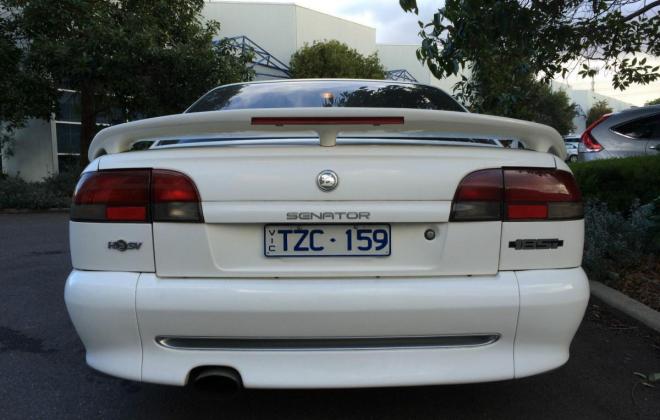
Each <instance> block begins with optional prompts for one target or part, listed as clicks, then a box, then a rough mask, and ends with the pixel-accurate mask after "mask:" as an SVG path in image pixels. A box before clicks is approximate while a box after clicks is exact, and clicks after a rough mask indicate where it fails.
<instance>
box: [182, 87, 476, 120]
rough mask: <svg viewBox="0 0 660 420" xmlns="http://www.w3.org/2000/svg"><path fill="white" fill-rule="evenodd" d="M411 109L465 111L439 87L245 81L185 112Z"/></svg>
mask: <svg viewBox="0 0 660 420" xmlns="http://www.w3.org/2000/svg"><path fill="white" fill-rule="evenodd" d="M302 107H319V108H320V107H347V108H356V107H357V108H414V109H433V110H442V111H459V112H465V109H464V108H463V107H461V106H460V105H459V104H458V102H456V101H455V100H454V99H453V98H452V97H451V96H449V95H448V94H446V93H445V92H443V91H442V90H440V89H437V88H434V87H431V86H424V85H414V84H406V83H395V82H394V83H393V82H386V81H383V82H378V81H376V82H374V81H327V80H326V81H301V82H275V83H254V84H250V83H246V84H238V85H229V86H221V87H218V88H216V89H214V90H212V91H210V92H209V93H207V94H206V95H204V96H203V97H202V98H201V99H199V100H198V101H197V102H195V103H194V104H193V105H192V106H191V107H190V108H188V110H187V111H186V112H203V111H221V110H226V109H255V108H302Z"/></svg>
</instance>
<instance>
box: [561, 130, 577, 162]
mask: <svg viewBox="0 0 660 420" xmlns="http://www.w3.org/2000/svg"><path fill="white" fill-rule="evenodd" d="M564 145H565V146H566V162H577V160H578V147H579V145H580V136H578V135H575V134H569V135H567V136H564Z"/></svg>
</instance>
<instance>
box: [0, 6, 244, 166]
mask: <svg viewBox="0 0 660 420" xmlns="http://www.w3.org/2000/svg"><path fill="white" fill-rule="evenodd" d="M203 7H204V1H203V0H181V1H168V0H58V1H51V0H0V10H2V11H4V13H3V14H2V15H0V18H1V22H2V24H1V25H2V26H0V28H1V29H2V32H1V33H0V35H2V38H0V40H1V41H0V48H1V50H0V51H1V52H2V57H3V60H0V62H2V61H4V56H5V55H6V54H8V55H9V57H10V58H11V59H10V60H8V61H7V62H6V63H3V64H2V65H3V68H2V70H6V71H0V87H3V88H4V87H6V89H3V95H4V94H7V95H9V96H8V98H9V99H7V98H6V97H3V99H2V100H0V112H2V114H0V117H2V119H3V120H5V121H10V122H12V124H13V125H15V126H20V125H21V124H22V123H23V122H24V121H25V119H26V118H29V117H40V118H43V117H44V115H46V116H47V115H50V113H51V112H54V111H55V108H56V106H57V102H56V98H57V88H69V89H73V90H76V91H78V92H80V94H81V120H82V121H81V122H82V135H81V153H82V154H83V160H84V159H86V151H87V148H88V146H89V143H90V141H91V139H92V137H93V135H94V134H95V131H96V124H95V120H96V117H97V116H98V115H100V114H103V113H110V112H111V111H113V110H115V111H116V110H122V111H121V112H123V113H124V115H122V116H120V117H119V118H118V119H120V120H125V119H128V118H131V117H132V116H133V117H134V116H141V117H147V116H154V115H162V114H168V113H177V112H181V111H182V110H183V109H185V108H186V107H187V106H188V105H190V103H192V102H193V101H194V100H195V99H197V98H198V97H199V96H200V95H202V94H203V93H204V92H206V91H207V90H209V89H210V88H212V87H215V86H217V85H219V84H223V83H229V82H237V81H243V80H247V79H249V78H250V77H251V74H252V73H251V70H249V68H248V67H247V65H246V64H247V62H248V61H249V59H250V56H249V55H241V54H239V53H235V52H234V51H233V50H232V48H231V47H230V46H229V45H228V44H227V43H226V42H221V43H219V44H217V45H214V43H213V36H214V35H215V34H216V33H217V32H218V30H219V23H217V22H215V21H202V18H201V15H200V13H201V10H202V8H203ZM17 45H18V46H20V48H17V47H16V46H17ZM5 67H6V68H5ZM5 99H7V102H9V103H13V104H14V106H11V107H6V106H5V107H2V104H3V103H5V102H6V101H5ZM124 110H127V111H126V112H124ZM121 112H120V113H121ZM83 163H84V162H83Z"/></svg>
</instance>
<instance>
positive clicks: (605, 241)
mask: <svg viewBox="0 0 660 420" xmlns="http://www.w3.org/2000/svg"><path fill="white" fill-rule="evenodd" d="M658 204H660V202H659V203H658ZM659 210H660V206H657V205H656V204H655V203H649V204H646V205H643V206H638V205H636V204H633V205H632V206H631V208H630V209H628V212H626V213H623V212H619V211H612V210H611V209H610V208H609V207H608V206H607V204H606V203H604V202H602V201H599V200H588V201H587V203H586V205H585V244H586V246H585V250H584V259H583V266H584V268H585V270H586V271H587V273H588V274H589V277H591V278H596V279H601V280H602V279H605V278H607V277H608V273H610V272H615V273H624V272H626V271H630V270H634V269H635V268H636V267H637V266H638V265H639V264H640V263H641V262H642V261H643V260H644V258H645V257H647V256H648V255H649V254H652V253H657V252H658V251H660V232H659V230H658V226H659V224H658V221H657V220H654V218H655V217H657V216H654V213H655V214H657V213H658V211H659Z"/></svg>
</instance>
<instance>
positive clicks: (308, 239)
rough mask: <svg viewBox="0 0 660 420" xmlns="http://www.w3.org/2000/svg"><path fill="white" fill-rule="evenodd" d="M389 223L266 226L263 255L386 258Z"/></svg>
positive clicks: (389, 242) (388, 250) (389, 239)
mask: <svg viewBox="0 0 660 420" xmlns="http://www.w3.org/2000/svg"><path fill="white" fill-rule="evenodd" d="M390 253H391V236H390V225H266V226H264V254H265V255H266V256H267V257H386V256H388V255H390Z"/></svg>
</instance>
